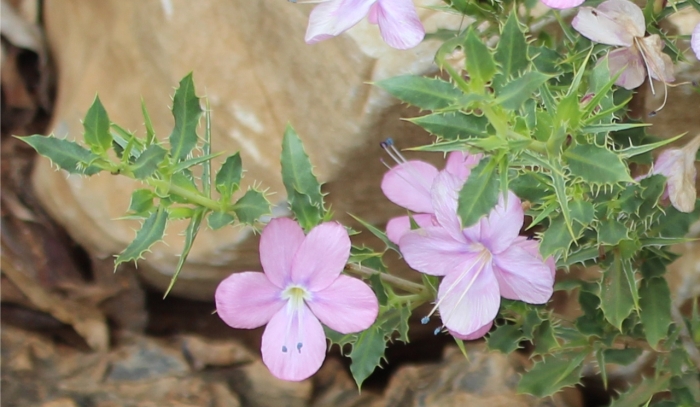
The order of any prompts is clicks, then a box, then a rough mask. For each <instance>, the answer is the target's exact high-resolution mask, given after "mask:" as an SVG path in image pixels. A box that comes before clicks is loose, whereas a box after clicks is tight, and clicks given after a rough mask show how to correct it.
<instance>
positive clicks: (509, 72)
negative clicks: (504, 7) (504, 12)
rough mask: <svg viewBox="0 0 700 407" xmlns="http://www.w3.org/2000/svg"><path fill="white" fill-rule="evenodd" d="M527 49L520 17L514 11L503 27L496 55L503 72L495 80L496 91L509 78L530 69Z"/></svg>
mask: <svg viewBox="0 0 700 407" xmlns="http://www.w3.org/2000/svg"><path fill="white" fill-rule="evenodd" d="M527 47H528V45H527V42H526V41H525V35H524V34H523V32H522V31H520V25H519V23H518V16H517V14H516V13H515V9H513V11H512V12H511V13H510V14H509V15H508V20H506V24H505V25H504V26H503V30H502V31H501V38H500V40H499V41H498V45H496V52H495V53H494V58H495V60H496V62H498V64H499V65H500V66H501V72H499V73H498V74H497V75H496V77H495V78H494V80H493V83H494V87H495V88H496V89H500V88H502V87H503V85H504V84H505V83H506V82H507V80H508V78H512V77H516V76H519V75H520V73H521V72H524V71H525V69H526V68H527V67H528V65H529V64H530V61H529V60H528V59H527Z"/></svg>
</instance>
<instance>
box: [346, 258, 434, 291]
mask: <svg viewBox="0 0 700 407" xmlns="http://www.w3.org/2000/svg"><path fill="white" fill-rule="evenodd" d="M345 269H346V270H347V271H349V272H350V273H352V274H355V275H357V276H360V277H371V276H373V275H375V274H377V275H379V278H380V279H381V280H382V281H383V282H385V283H387V284H389V285H390V286H392V287H394V288H398V289H401V290H403V291H406V292H409V293H413V294H417V295H421V296H425V295H426V292H427V288H426V287H424V286H423V285H421V284H416V283H414V282H412V281H408V280H404V279H403V278H401V277H396V276H392V275H391V274H387V273H381V272H379V271H377V270H374V269H371V268H369V267H365V266H361V265H359V264H355V263H348V264H347V265H346V266H345Z"/></svg>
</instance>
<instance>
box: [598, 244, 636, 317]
mask: <svg viewBox="0 0 700 407" xmlns="http://www.w3.org/2000/svg"><path fill="white" fill-rule="evenodd" d="M623 261H628V260H622V258H621V257H620V255H619V254H615V257H614V258H613V261H612V263H611V264H610V266H609V267H608V269H607V270H605V272H604V273H603V281H602V282H601V284H600V308H601V309H602V310H603V314H604V315H605V319H607V320H608V321H609V322H610V323H611V324H612V325H613V326H614V327H616V328H617V329H619V330H621V329H622V322H623V321H624V320H625V318H627V317H628V316H629V315H630V313H631V312H632V310H633V309H634V298H633V295H632V292H631V290H630V287H632V286H633V285H634V281H628V276H627V274H626V273H625V270H624V267H623V264H622V262H623ZM635 290H636V288H635Z"/></svg>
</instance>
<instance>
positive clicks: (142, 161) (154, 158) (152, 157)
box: [131, 144, 168, 179]
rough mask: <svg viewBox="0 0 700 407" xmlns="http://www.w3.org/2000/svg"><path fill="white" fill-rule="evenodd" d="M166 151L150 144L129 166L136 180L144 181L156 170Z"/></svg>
mask: <svg viewBox="0 0 700 407" xmlns="http://www.w3.org/2000/svg"><path fill="white" fill-rule="evenodd" d="M167 154H168V152H167V151H165V149H164V148H163V147H161V146H159V145H158V144H151V145H150V146H148V148H146V150H145V151H144V152H143V153H141V155H140V156H139V158H137V159H136V162H134V164H133V165H131V171H132V172H133V173H134V177H136V178H137V179H145V178H148V177H150V176H151V175H152V174H153V173H154V172H156V170H157V169H158V165H159V164H160V163H161V162H163V160H164V159H165V156H166V155H167Z"/></svg>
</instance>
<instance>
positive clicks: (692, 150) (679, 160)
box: [651, 135, 700, 212]
mask: <svg viewBox="0 0 700 407" xmlns="http://www.w3.org/2000/svg"><path fill="white" fill-rule="evenodd" d="M699 148H700V135H698V136H696V137H695V138H694V139H693V140H691V141H690V142H689V143H688V144H686V145H685V147H683V148H669V149H668V150H665V151H664V152H662V153H661V154H659V157H658V158H657V159H656V162H655V163H654V168H653V169H652V171H651V174H662V175H664V176H665V177H666V178H667V181H666V190H665V191H664V195H663V197H662V198H664V199H665V198H669V200H670V201H671V205H673V206H674V207H675V208H676V209H678V210H679V211H681V212H692V211H693V210H694V209H695V201H696V200H697V199H698V198H697V196H698V195H697V191H696V189H695V178H696V175H697V174H696V170H695V156H696V154H697V153H698V149H699Z"/></svg>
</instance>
